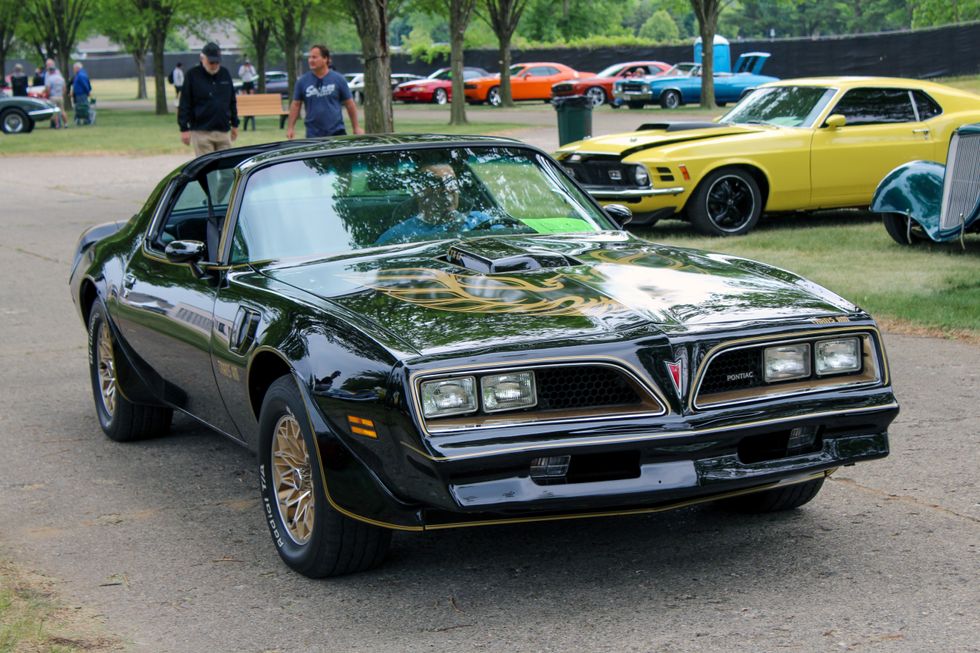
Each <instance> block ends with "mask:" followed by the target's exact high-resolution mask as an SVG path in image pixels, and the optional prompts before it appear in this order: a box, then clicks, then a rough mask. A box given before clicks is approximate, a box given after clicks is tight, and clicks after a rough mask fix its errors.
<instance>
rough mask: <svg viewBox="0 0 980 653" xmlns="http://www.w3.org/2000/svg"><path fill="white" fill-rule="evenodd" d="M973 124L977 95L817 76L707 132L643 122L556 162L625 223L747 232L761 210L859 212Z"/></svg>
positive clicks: (776, 87)
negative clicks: (616, 207) (618, 207)
mask: <svg viewBox="0 0 980 653" xmlns="http://www.w3.org/2000/svg"><path fill="white" fill-rule="evenodd" d="M978 121H980V96H978V95H974V94H973V93H968V92H966V91H961V90H959V89H955V88H951V87H949V86H944V85H942V84H935V83H931V82H923V81H918V80H912V79H897V78H886V77H881V78H876V77H824V78H812V79H789V80H783V81H780V82H773V83H771V84H766V85H764V86H760V87H759V88H758V89H757V90H756V91H754V92H753V93H751V94H750V95H748V96H746V97H745V98H744V99H743V100H742V101H741V102H739V103H738V104H737V105H735V106H734V107H733V108H732V110H731V111H729V112H728V113H726V114H725V115H724V116H722V117H721V118H719V119H718V120H717V121H715V122H702V123H699V122H690V123H666V122H665V123H652V124H645V125H641V126H640V128H639V129H638V130H637V131H634V132H627V133H622V134H612V135H609V136H598V137H594V138H589V139H586V140H583V141H577V142H575V143H569V144H568V145H565V146H564V147H562V148H561V149H560V150H559V151H558V152H557V153H556V158H557V159H558V160H559V161H561V162H562V164H563V165H564V166H565V169H566V170H568V172H569V173H570V174H571V175H572V176H573V177H575V179H576V180H578V182H579V183H580V184H582V185H583V186H584V188H585V189H586V190H588V191H589V192H590V193H591V194H592V195H593V196H594V197H595V198H596V199H598V200H600V201H601V202H602V203H603V204H626V205H627V206H628V207H629V208H630V209H631V210H632V211H633V214H634V221H633V224H635V225H652V224H654V223H655V222H656V221H657V220H659V219H662V218H670V217H677V218H680V219H686V220H689V221H690V222H691V223H692V224H693V225H694V227H695V228H696V229H697V230H698V231H701V232H702V233H706V234H711V235H719V236H734V235H741V234H744V233H747V232H748V231H749V230H751V229H752V228H753V227H754V226H755V224H756V222H757V221H758V220H759V216H760V215H761V214H762V212H763V211H770V212H776V211H796V210H813V209H828V208H841V207H866V206H868V204H869V202H870V201H871V195H872V193H874V190H875V186H876V185H877V184H878V182H879V181H881V179H882V177H884V176H885V174H887V173H888V171H890V170H893V169H894V168H895V167H896V166H898V165H900V164H902V163H905V162H907V161H914V160H928V161H939V162H944V161H945V160H946V150H947V148H948V146H949V140H950V136H951V135H952V133H953V131H954V130H955V129H956V128H957V127H959V126H960V125H963V124H966V123H971V122H978Z"/></svg>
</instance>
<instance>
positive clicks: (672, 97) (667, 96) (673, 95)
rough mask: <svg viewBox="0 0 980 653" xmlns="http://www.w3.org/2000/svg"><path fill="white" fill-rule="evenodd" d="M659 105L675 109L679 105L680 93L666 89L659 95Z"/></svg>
mask: <svg viewBox="0 0 980 653" xmlns="http://www.w3.org/2000/svg"><path fill="white" fill-rule="evenodd" d="M660 106H661V107H663V108H664V109H676V108H677V107H679V106H681V94H680V93H678V92H677V91H666V92H664V94H663V95H661V96H660Z"/></svg>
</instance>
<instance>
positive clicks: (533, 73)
mask: <svg viewBox="0 0 980 653" xmlns="http://www.w3.org/2000/svg"><path fill="white" fill-rule="evenodd" d="M549 74H550V73H549V72H548V69H547V68H543V67H541V66H536V67H534V68H531V69H530V70H528V71H527V76H528V77H544V76H545V75H549Z"/></svg>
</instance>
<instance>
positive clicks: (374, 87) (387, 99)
mask: <svg viewBox="0 0 980 653" xmlns="http://www.w3.org/2000/svg"><path fill="white" fill-rule="evenodd" d="M348 8H349V9H350V13H351V15H352V16H353V17H354V23H355V25H357V35H358V36H359V37H360V39H361V56H362V57H363V58H364V131H365V132H366V133H368V134H389V133H391V132H393V131H395V119H394V110H393V107H392V99H391V81H390V80H391V58H390V56H389V52H388V2H387V0H373V1H371V2H365V1H364V0H349V2H348Z"/></svg>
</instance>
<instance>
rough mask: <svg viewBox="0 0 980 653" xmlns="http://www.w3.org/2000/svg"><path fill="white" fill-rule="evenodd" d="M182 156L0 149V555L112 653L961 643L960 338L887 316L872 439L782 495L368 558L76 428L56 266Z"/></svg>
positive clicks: (204, 466)
mask: <svg viewBox="0 0 980 653" xmlns="http://www.w3.org/2000/svg"><path fill="white" fill-rule="evenodd" d="M180 161H181V158H180V157H145V158H130V157H71V158H67V157H66V158H59V157H21V158H2V157H0V198H2V199H0V228H2V229H3V233H4V238H3V239H0V274H2V279H3V282H2V283H0V289H2V290H0V334H2V335H0V369H2V373H0V396H2V402H0V406H2V410H0V451H2V452H3V453H2V455H0V523H2V525H3V526H2V528H0V552H2V553H3V554H5V555H8V556H10V557H11V558H12V559H13V560H15V561H16V562H17V563H18V564H20V565H22V566H24V567H27V568H31V569H36V570H39V571H41V572H44V573H46V574H48V575H51V576H53V577H55V578H56V579H58V580H59V588H60V591H61V596H62V598H63V600H64V601H66V602H67V603H68V604H69V605H84V606H86V607H87V608H89V609H92V610H94V611H96V612H97V613H98V614H100V615H102V617H103V618H104V620H105V624H106V629H107V630H109V631H110V632H112V633H115V634H117V635H119V636H120V637H122V638H123V640H124V641H126V642H127V646H128V647H130V648H132V649H133V650H136V651H205V650H214V651H290V652H292V651H309V650H322V651H379V650H387V651H448V650H466V651H469V650H478V651H483V650H487V651H801V652H809V651H910V652H911V651H915V652H921V651H942V652H946V651H978V650H980V643H978V642H980V638H978V631H980V628H978V625H980V621H978V611H977V606H978V605H980V582H978V581H980V574H978V571H980V565H978V561H980V556H978V553H980V552H978V550H977V547H978V544H980V495H978V491H977V477H978V471H980V470H978V461H980V457H978V454H977V451H978V450H980V436H978V428H977V427H978V423H980V420H978V415H980V409H978V407H977V389H978V388H980V348H977V347H975V346H970V345H967V344H963V343H959V342H953V341H946V340H939V339H932V338H919V337H910V336H901V335H895V334H886V343H887V346H888V351H889V354H890V357H891V363H892V370H893V375H894V380H895V386H896V394H897V395H898V398H899V401H900V402H901V404H902V413H901V415H900V416H899V418H898V419H897V421H896V422H895V424H894V426H893V428H892V431H891V435H892V446H893V451H892V455H891V456H890V457H889V458H887V459H885V460H882V461H877V462H871V463H865V464H863V465H859V466H857V467H851V468H846V469H843V470H841V471H840V472H839V473H838V474H837V475H836V476H834V477H833V479H832V480H831V481H830V482H828V484H827V485H826V486H825V489H824V491H823V492H822V493H821V495H820V496H819V497H818V498H817V499H816V500H815V501H814V502H813V503H811V504H809V505H808V506H806V507H805V508H803V509H801V510H798V511H795V512H790V513H784V514H777V515H767V516H761V517H746V516H737V515H731V514H727V513H724V512H721V511H719V510H717V509H714V508H711V507H697V508H690V509H686V510H682V511H677V512H672V513H665V514H656V515H649V516H639V517H628V518H609V519H594V520H583V521H575V522H565V523H556V524H539V525H521V526H508V527H492V528H478V529H462V530H456V531H446V532H438V533H434V534H423V535H413V534H401V533H399V534H396V535H395V537H394V541H393V547H392V551H391V554H390V557H389V559H388V560H387V563H386V564H385V565H384V566H383V567H382V568H380V569H378V570H376V571H372V572H370V573H365V574H361V575H356V576H351V577H345V578H340V579H335V580H325V581H311V580H307V579H305V578H302V577H300V576H298V575H296V574H294V573H292V572H290V571H289V570H288V569H287V568H286V567H285V566H284V565H283V564H282V563H281V562H280V561H279V559H278V557H277V555H276V553H275V550H274V547H273V546H272V544H271V542H270V541H269V540H270V538H269V535H268V533H267V531H266V528H265V525H264V523H263V519H262V515H261V512H260V509H259V503H258V487H257V478H256V473H255V466H254V464H253V461H252V458H251V456H250V455H249V454H248V453H247V452H246V451H244V450H242V449H240V448H238V447H237V446H236V445H234V444H232V443H230V442H229V441H226V440H225V439H223V438H222V437H220V436H218V435H215V434H212V433H210V432H207V431H204V430H202V429H200V428H199V427H197V426H196V425H194V424H193V423H191V422H190V421H189V420H187V419H180V418H178V419H177V420H176V423H175V429H174V434H173V435H172V436H170V437H168V438H165V439H161V440H156V441H151V442H144V443H138V444H130V445H121V444H116V443H113V442H111V441H109V440H108V439H106V438H105V437H104V436H103V435H102V434H101V431H100V430H99V427H98V424H97V422H96V419H95V414H94V410H93V407H92V397H91V392H90V386H89V381H88V368H87V363H86V349H85V333H84V328H83V326H82V324H81V322H80V320H79V319H78V318H77V316H76V313H75V309H74V307H73V305H72V303H71V301H70V298H69V296H68V289H67V285H66V277H67V274H68V266H69V264H70V256H71V252H72V249H73V246H74V243H75V240H76V238H77V236H78V234H79V232H80V231H81V230H82V229H83V228H84V227H85V226H87V225H89V224H94V223H98V222H102V221H106V220H110V219H118V218H120V217H127V216H129V215H130V214H131V213H132V212H133V211H134V210H135V209H136V208H137V207H138V206H139V205H140V203H141V202H142V201H143V200H144V198H145V196H146V194H147V193H148V191H149V190H150V189H151V187H152V186H153V185H154V184H155V183H156V182H157V180H158V179H159V178H160V177H161V176H162V175H163V174H164V173H165V172H166V171H168V170H170V169H171V168H173V167H174V166H175V165H177V164H178V163H179V162H180Z"/></svg>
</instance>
